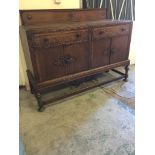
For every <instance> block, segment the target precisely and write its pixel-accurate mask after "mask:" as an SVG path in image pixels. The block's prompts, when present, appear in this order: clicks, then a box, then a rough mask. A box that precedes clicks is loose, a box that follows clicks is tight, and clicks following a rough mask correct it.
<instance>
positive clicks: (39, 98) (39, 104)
mask: <svg viewBox="0 0 155 155" xmlns="http://www.w3.org/2000/svg"><path fill="white" fill-rule="evenodd" d="M36 99H37V102H38V106H39V107H38V111H39V112H42V111H43V110H44V104H43V101H42V98H41V94H40V93H36Z"/></svg>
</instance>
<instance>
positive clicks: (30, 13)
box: [20, 9, 106, 25]
mask: <svg viewBox="0 0 155 155" xmlns="http://www.w3.org/2000/svg"><path fill="white" fill-rule="evenodd" d="M20 14H21V18H22V24H23V25H36V24H47V23H59V22H61V23H62V22H78V21H80V22H81V21H90V20H91V21H92V20H103V19H106V10H105V9H84V10H83V9H64V10H60V9H55V10H54V9H53V10H20Z"/></svg>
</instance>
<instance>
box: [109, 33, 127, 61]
mask: <svg viewBox="0 0 155 155" xmlns="http://www.w3.org/2000/svg"><path fill="white" fill-rule="evenodd" d="M128 53H129V51H128V36H127V35H125V36H120V37H114V38H112V39H111V56H110V64H112V63H117V62H119V61H124V60H127V59H128Z"/></svg>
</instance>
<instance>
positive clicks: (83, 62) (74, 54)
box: [64, 42, 89, 74]
mask: <svg viewBox="0 0 155 155" xmlns="http://www.w3.org/2000/svg"><path fill="white" fill-rule="evenodd" d="M64 57H65V60H66V66H67V74H74V73H78V72H81V71H85V70H88V68H89V43H88V42H83V43H75V44H72V45H67V46H65V47H64Z"/></svg>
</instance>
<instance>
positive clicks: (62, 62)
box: [54, 55, 76, 66]
mask: <svg viewBox="0 0 155 155" xmlns="http://www.w3.org/2000/svg"><path fill="white" fill-rule="evenodd" d="M75 61H76V59H75V58H73V57H71V56H69V55H67V56H63V57H59V58H58V59H57V60H55V62H54V65H56V66H65V65H68V64H71V63H74V62H75Z"/></svg>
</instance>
